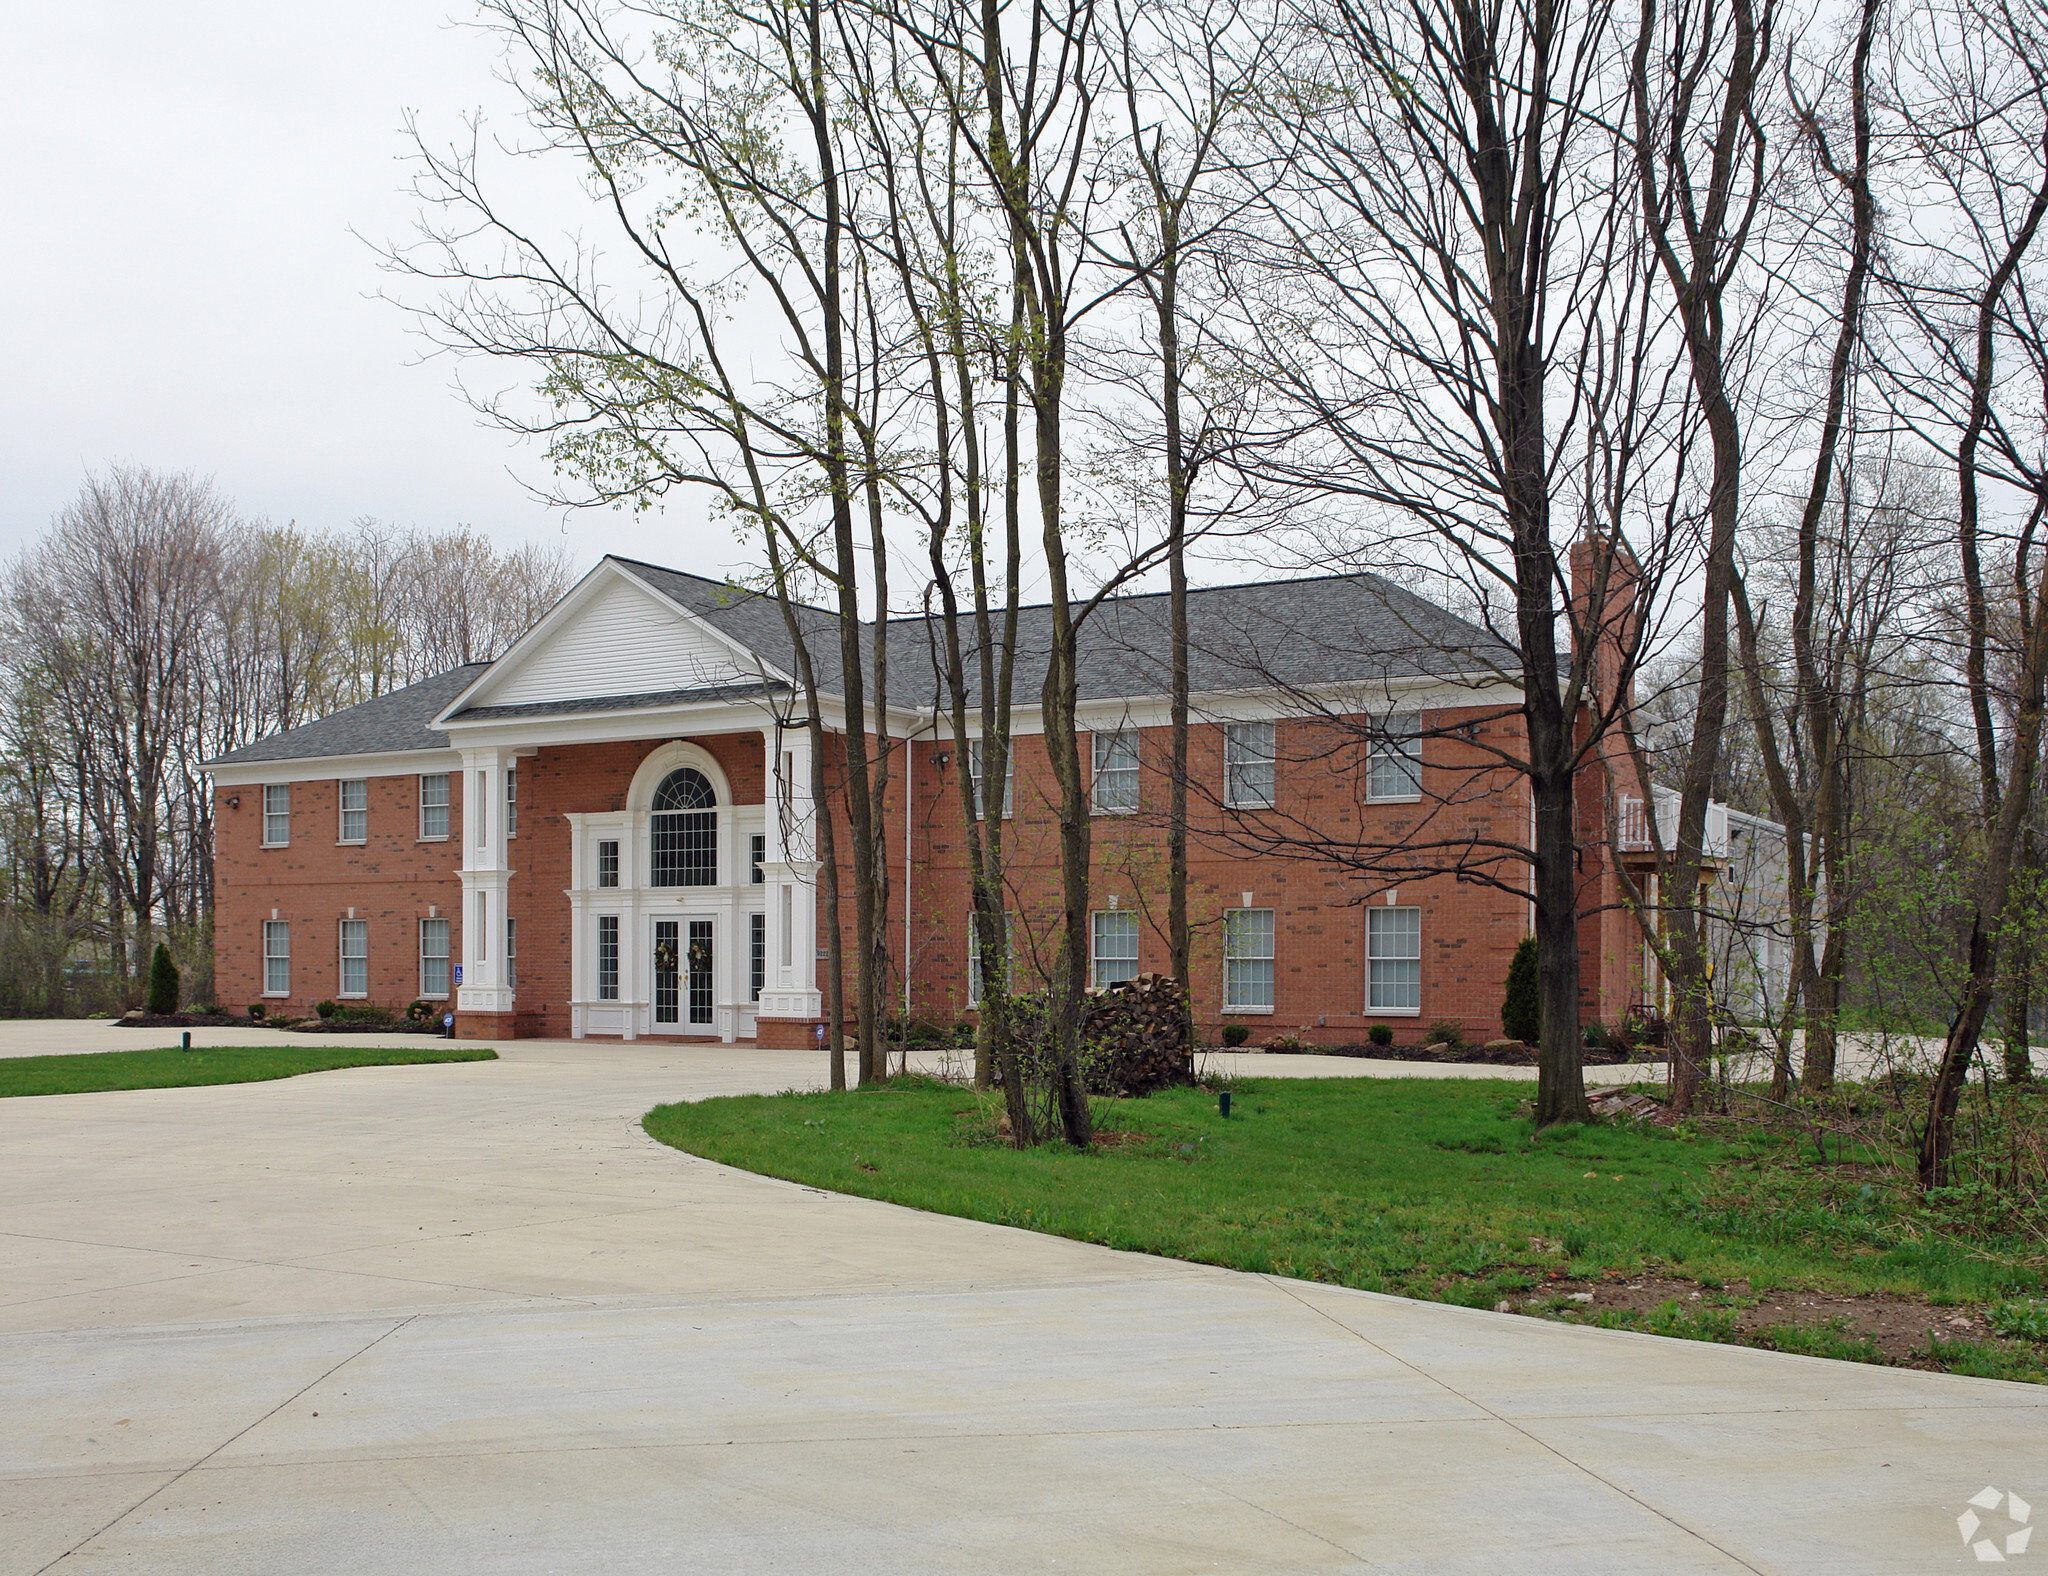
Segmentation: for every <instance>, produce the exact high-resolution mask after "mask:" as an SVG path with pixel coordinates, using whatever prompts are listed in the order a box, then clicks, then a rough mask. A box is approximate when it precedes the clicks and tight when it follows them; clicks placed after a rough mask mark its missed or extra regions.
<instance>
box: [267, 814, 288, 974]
mask: <svg viewBox="0 0 2048 1576" xmlns="http://www.w3.org/2000/svg"><path fill="white" fill-rule="evenodd" d="M273 788H281V789H283V790H284V837H283V839H282V840H281V841H279V842H275V843H273V842H272V841H271V840H270V790H271V789H273ZM261 846H262V847H264V848H289V847H291V846H292V785H291V784H290V783H266V784H265V785H264V788H263V842H262V845H261ZM285 994H286V995H290V994H291V992H289V991H287V992H285Z"/></svg>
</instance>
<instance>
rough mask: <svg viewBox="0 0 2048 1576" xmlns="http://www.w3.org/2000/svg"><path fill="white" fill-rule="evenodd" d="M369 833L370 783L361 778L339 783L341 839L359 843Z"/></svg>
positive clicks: (345, 841)
mask: <svg viewBox="0 0 2048 1576" xmlns="http://www.w3.org/2000/svg"><path fill="white" fill-rule="evenodd" d="M369 835H370V785H369V784H368V783H367V782H365V781H364V780H363V779H362V778H360V777H356V778H348V779H344V780H343V782H342V785H341V840H342V841H343V842H344V843H360V842H362V841H363V839H364V838H366V837H368V836H369Z"/></svg>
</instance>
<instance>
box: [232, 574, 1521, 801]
mask: <svg viewBox="0 0 2048 1576" xmlns="http://www.w3.org/2000/svg"><path fill="white" fill-rule="evenodd" d="M612 561H613V562H614V563H616V564H617V565H618V566H619V567H620V568H621V569H624V570H625V571H626V572H627V573H628V574H631V575H633V576H634V577H636V578H637V579H639V580H641V581H643V582H644V583H646V584H647V585H649V586H652V587H653V588H654V589H655V590H657V591H659V592H661V593H662V594H663V595H664V596H666V597H668V598H669V599H670V600H672V601H674V602H676V603H677V604H678V605H680V606H682V607H684V608H687V609H688V610H689V611H690V612H691V613H693V614H695V615H696V616H697V617H699V618H702V619H703V620H704V621H705V622H706V623H708V624H710V625H712V626H713V627H714V628H716V629H718V630H719V631H720V632H721V633H723V634H725V635H727V636H729V637H730V638H731V639H733V640H735V641H737V642H738V643H739V644H740V645H742V646H744V647H746V648H747V649H748V650H750V651H754V652H756V653H758V654H759V655H760V656H761V657H762V658H763V659H764V660H765V661H767V662H768V663H769V664H771V665H772V666H774V667H777V668H779V669H781V670H782V671H783V672H785V673H790V674H792V675H794V673H795V671H796V658H795V655H794V652H793V649H792V647H791V645H790V639H789V630H788V627H787V625H786V624H785V623H784V620H783V616H782V610H781V608H780V607H779V606H778V605H777V604H776V602H775V599H774V598H773V597H771V596H764V595H762V594H761V593H759V592H757V591H752V590H749V589H747V588H746V587H743V586H735V585H731V584H729V583H726V582H723V581H718V580H707V579H705V578H703V577H702V576H700V575H692V574H685V573H683V572H682V571H681V570H676V569H664V568H662V567H660V566H659V565H657V564H643V563H640V562H638V561H636V560H634V559H630V558H617V557H614V558H613V560H612ZM1169 612H1170V607H1169V602H1168V598H1167V597H1166V595H1165V594H1164V593H1163V592H1161V593H1148V594H1145V595H1140V596H1124V597H1114V598H1111V599H1109V600H1108V601H1105V602H1104V603H1103V604H1102V605H1101V606H1100V607H1099V608H1097V609H1096V611H1095V612H1094V613H1092V614H1091V615H1089V618H1088V620H1087V622H1086V623H1085V624H1083V626H1082V633H1081V653H1080V694H1081V699H1083V700H1114V699H1117V698H1118V697H1122V696H1128V697H1131V698H1133V699H1136V698H1139V697H1145V696H1157V695H1164V694H1165V693H1166V692H1167V690H1168V689H1169V687H1170V682H1171V669H1170V667H1169V645H1168V639H1167V635H1168V623H1167V620H1168V616H1169ZM797 617H798V620H799V622H800V624H801V626H802V627H803V629H804V632H805V635H806V638H807V640H808V642H809V645H810V649H811V658H812V661H813V663H814V664H815V666H816V670H817V678H818V685H819V687H820V689H822V690H824V691H825V692H827V693H837V692H838V690H839V674H840V665H839V638H838V629H837V626H836V624H835V622H834V619H833V615H832V614H831V613H829V612H828V611H826V610H825V609H823V608H817V607H809V606H800V607H799V608H798V609H797ZM935 625H936V621H935V620H932V619H926V618H899V619H892V620H890V622H889V625H888V641H889V666H890V673H891V689H892V694H891V697H890V698H891V700H892V701H893V702H895V703H897V704H910V705H928V704H930V703H931V702H932V701H933V700H934V699H937V698H940V685H939V678H938V673H937V667H936V662H935V657H934V652H935V650H936V649H937V647H936V643H935V641H934V638H933V637H934V634H935ZM861 633H862V644H863V646H864V647H865V646H866V645H867V643H868V641H869V639H870V637H871V636H872V633H873V626H872V625H864V626H863V627H862V631H861ZM1188 644H1189V668H1190V674H1189V678H1190V683H1191V686H1192V688H1193V689H1194V691H1195V693H1196V694H1202V693H1205V692H1206V693H1218V692H1229V691H1232V690H1244V689H1265V688H1281V689H1289V688H1306V687H1308V686H1311V685H1321V684H1361V683H1363V684H1370V683H1373V682H1377V681H1380V680H1385V679H1390V678H1402V677H1414V676H1421V675H1426V674H1447V675H1448V674H1470V673H1486V672H1491V671H1495V670H1504V671H1505V672H1507V673H1509V674H1512V673H1513V672H1514V671H1515V670H1516V661H1515V656H1514V652H1513V651H1512V649H1511V648H1510V647H1508V646H1507V645H1506V644H1504V643H1503V642H1502V641H1500V640H1499V639H1497V638H1496V637H1494V636H1493V635H1491V634H1489V633H1488V632H1487V631H1486V630H1484V629H1481V628H1480V627H1479V626H1478V625H1476V624H1473V623H1471V622H1469V621H1467V620H1465V619H1462V618H1459V617H1458V616H1457V615H1456V614H1453V613H1450V612H1448V611H1446V610H1445V609H1443V608H1440V607H1438V606H1436V605H1435V604H1434V603H1432V602H1429V601H1426V600H1425V599H1423V598H1422V597H1419V596H1417V595H1415V594H1414V593H1413V592H1410V591H1405V590H1403V589H1402V588H1401V587H1399V586H1397V585H1395V584H1394V583H1393V582H1392V581H1389V580H1386V579H1383V578H1382V577H1380V576H1379V575H1372V574H1351V575H1326V576H1322V577H1319V578H1316V579H1308V580H1269V581H1265V582H1263V583H1260V584H1256V585H1240V586H1212V587H1207V588H1204V589H1201V590H1196V591H1190V592H1189V593H1188ZM1051 647H1052V610H1051V608H1050V607H1047V606H1038V607H1027V608H1024V609H1022V610H1021V612H1020V614H1019V617H1018V625H1017V678H1018V689H1019V698H1020V699H1022V700H1025V701H1026V702H1027V703H1028V702H1029V701H1030V700H1031V699H1033V698H1035V697H1036V695H1037V693H1038V683H1039V680H1040V678H1042V677H1043V675H1044V672H1045V662H1046V658H1047V656H1048V654H1049V653H1050V651H1051ZM487 666H488V664H485V663H472V664H470V665H468V666H466V667H460V668H452V669H450V670H449V671H448V672H446V673H440V674H436V675H435V676H434V677H433V678H430V679H425V680H422V681H421V682H420V683H418V684H414V685H412V686H410V687H409V688H406V689H402V690H395V691H393V692H392V693H391V694H389V695H382V696H379V697H378V698H377V699H376V700H372V701H365V702H364V703H363V704H362V705H360V706H351V707H350V708H348V710H346V711H339V712H336V713H335V714H334V715H333V716H331V717H323V718H322V719H321V720H320V721H318V722H313V723H308V724H306V725H305V726H304V727H301V728H293V729H291V730H290V731H288V732H285V733H280V734H276V735H273V736H272V737H270V738H268V739H261V740H258V741H257V742H256V743H254V744H250V745H245V746H244V747H243V748H241V749H239V750H234V751H231V752H230V753H229V754H226V755H223V756H221V757H220V759H219V761H218V762H217V763H215V764H218V765H222V766H238V765H245V764H249V763H252V762H259V761H289V760H303V759H311V758H316V757H322V756H333V755H384V754H394V753H400V752H403V751H407V750H439V749H446V748H447V747H448V741H447V736H446V735H445V734H443V733H440V732H438V731H436V730H433V729H430V728H428V727H427V723H428V722H430V721H431V720H432V719H433V718H435V717H437V716H439V715H440V714H441V712H442V711H443V710H445V709H446V708H447V707H448V705H449V704H450V703H451V702H453V701H454V699H455V698H456V696H458V695H460V694H461V693H462V691H463V690H464V689H466V688H467V687H468V686H469V685H470V684H472V683H474V682H475V681H476V679H477V677H478V676H479V675H480V674H482V672H483V671H484V669H485V667H487ZM760 693H761V690H760V686H759V685H758V684H739V685H719V686H710V687H700V688H697V689H680V690H664V691H660V692H658V693H653V694H638V695H601V696H592V697H589V698H587V699H579V700H567V701H544V702H535V703H532V704H526V705H511V706H472V707H467V708H465V709H464V710H463V711H462V712H461V713H460V714H459V715H460V716H461V718H462V719H463V720H464V721H471V722H482V721H489V720H492V719H497V718H512V717H543V716H565V715H571V714H575V713H588V712H606V711H628V710H636V709H641V708H648V707H657V706H664V705H687V704H690V703H692V702H700V701H706V700H716V699H720V698H723V697H724V696H726V695H731V696H733V697H735V698H737V697H739V696H742V695H744V696H758V695H759V694H760Z"/></svg>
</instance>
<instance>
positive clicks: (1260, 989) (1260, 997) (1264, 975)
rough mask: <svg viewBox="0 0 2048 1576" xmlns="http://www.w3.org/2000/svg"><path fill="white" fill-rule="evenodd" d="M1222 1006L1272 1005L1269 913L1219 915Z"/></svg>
mask: <svg viewBox="0 0 2048 1576" xmlns="http://www.w3.org/2000/svg"><path fill="white" fill-rule="evenodd" d="M1223 1004H1224V1006H1225V1007H1226V1008H1230V1007H1238V1008H1243V1007H1270V1006H1272V1005H1273V911H1272V910H1271V909H1270V908H1233V909H1226V910H1225V911H1224V914H1223Z"/></svg>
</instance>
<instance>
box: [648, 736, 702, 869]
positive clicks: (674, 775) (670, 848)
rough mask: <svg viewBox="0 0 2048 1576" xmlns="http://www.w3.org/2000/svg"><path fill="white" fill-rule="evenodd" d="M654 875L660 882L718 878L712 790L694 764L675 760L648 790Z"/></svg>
mask: <svg viewBox="0 0 2048 1576" xmlns="http://www.w3.org/2000/svg"><path fill="white" fill-rule="evenodd" d="M653 841H654V878H653V884H654V885H655V886H658V887H665V886H715V885H717V882H718V795H717V793H716V792H714V791H713V789H712V787H711V780H710V779H709V778H708V777H706V776H705V775H704V774H703V773H702V772H700V771H698V770H697V768H696V767H694V766H679V767H677V768H676V769H675V770H674V771H672V772H670V773H669V774H668V775H667V776H666V777H664V778H662V780H661V786H660V787H658V788H656V789H655V790H654V839H653Z"/></svg>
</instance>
